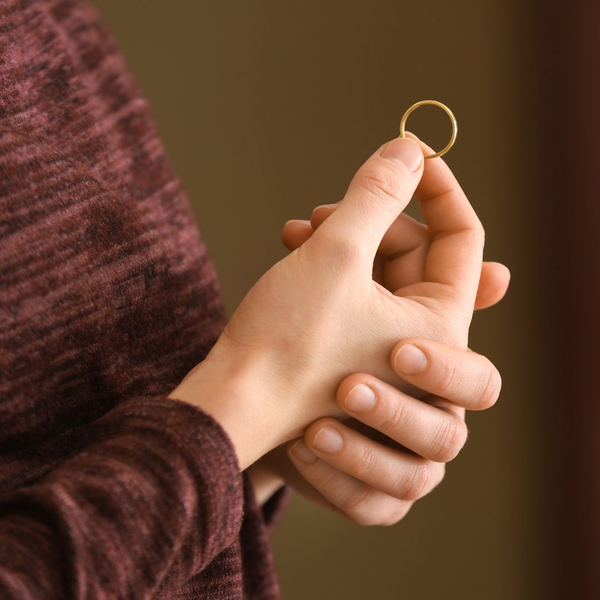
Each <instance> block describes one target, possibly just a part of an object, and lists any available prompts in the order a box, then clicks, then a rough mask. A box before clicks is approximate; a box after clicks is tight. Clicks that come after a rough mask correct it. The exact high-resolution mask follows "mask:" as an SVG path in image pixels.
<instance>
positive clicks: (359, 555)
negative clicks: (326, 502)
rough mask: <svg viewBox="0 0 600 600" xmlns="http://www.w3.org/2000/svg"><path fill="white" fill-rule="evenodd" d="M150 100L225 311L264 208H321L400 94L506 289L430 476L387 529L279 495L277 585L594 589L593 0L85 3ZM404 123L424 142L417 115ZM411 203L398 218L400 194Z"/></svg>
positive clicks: (395, 118) (455, 593)
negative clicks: (476, 375) (489, 373)
mask: <svg viewBox="0 0 600 600" xmlns="http://www.w3.org/2000/svg"><path fill="white" fill-rule="evenodd" d="M94 3H95V4H96V6H97V7H98V8H99V9H100V11H101V12H102V13H103V15H104V16H105V18H106V19H107V21H108V23H109V25H110V26H111V28H112V30H113V32H114V34H115V35H116V37H117V39H118V41H119V43H120V46H121V49H122V50H123V52H124V54H125V56H126V58H127V59H128V62H129V65H130V67H131V69H132V70H133V72H134V73H135V75H136V76H137V78H138V81H139V82H140V84H141V86H142V88H143V89H144V91H145V93H146V94H147V96H148V97H149V99H150V102H151V105H152V107H153V112H154V115H155V117H156V120H157V122H158V126H159V129H160V131H161V134H162V137H163V140H164V142H165V144H166V147H167V152H168V154H169V156H170V158H171V160H172V162H173V163H174V165H175V168H176V170H177V172H178V173H179V175H180V177H181V178H182V180H183V182H184V185H185V187H186V188H187V190H188V192H189V196H190V198H191V200H192V203H193V207H194V211H195V214H196V216H197V220H198V223H199V226H200V229H201V231H202V234H203V236H204V238H205V240H206V241H207V244H208V247H209V249H210V253H211V255H212V258H213V260H214V262H215V263H216V266H217V270H218V272H219V275H220V280H221V284H222V289H223V293H224V296H225V301H226V305H227V308H228V311H229V313H230V314H231V313H232V312H233V311H234V310H235V308H236V306H237V304H238V303H239V302H240V300H241V299H242V297H243V296H244V294H245V293H246V292H247V290H248V289H249V288H250V287H251V286H252V284H253V283H254V282H255V281H256V280H257V279H258V277H259V276H260V275H261V274H262V273H263V272H264V271H265V270H267V269H268V268H269V267H270V266H271V265H272V264H273V263H274V262H276V261H277V260H279V259H280V258H282V257H283V256H284V255H285V254H286V250H285V249H284V247H283V246H282V245H281V243H280V239H279V235H280V231H281V228H282V227H283V224H284V223H285V221H286V220H288V219H291V218H308V216H309V215H310V213H311V210H312V209H313V207H315V206H316V205H318V204H323V203H330V202H336V201H338V200H340V199H341V198H342V196H343V194H344V192H345V190H346V187H347V185H348V183H349V181H350V178H351V177H352V175H353V174H354V172H355V170H356V169H357V168H358V166H359V165H360V164H361V163H362V162H363V161H364V160H365V159H366V158H367V157H368V156H369V155H370V154H371V153H372V152H373V151H374V150H376V149H377V147H378V146H379V145H381V144H382V143H383V142H385V141H387V140H389V139H391V138H392V137H395V136H396V135H397V134H398V126H399V122H400V118H401V116H402V114H403V113H404V111H405V110H406V109H407V108H408V107H409V106H410V105H412V104H413V103H414V102H416V101H418V100H423V99H435V100H439V101H441V102H444V103H446V104H447V105H448V106H449V107H450V108H451V109H452V110H453V111H454V113H455V115H456V117H457V120H458V123H459V134H458V140H457V143H456V145H455V147H454V148H453V149H452V151H451V152H450V153H449V154H448V155H446V157H445V160H446V161H447V162H448V164H449V165H450V167H451V168H452V169H453V170H454V172H455V173H456V175H457V177H458V180H459V181H460V182H461V185H462V187H463V189H464V190H465V192H466V193H467V195H468V196H469V198H470V200H471V202H472V204H473V205H474V207H475V209H476V210H477V211H478V213H479V215H480V217H481V220H482V221H483V224H484V225H485V228H486V231H487V242H486V254H485V257H486V259H487V260H497V261H501V262H504V263H505V264H506V265H507V266H508V267H509V268H510V269H511V271H512V282H511V287H510V290H509V293H508V295H507V297H506V298H505V299H504V300H503V301H502V302H501V304H499V305H498V306H497V307H494V308H491V309H488V310H486V311H484V312H481V313H478V314H476V316H475V319H474V322H473V326H472V330H471V341H470V347H471V348H472V349H473V350H476V351H478V352H480V353H482V354H485V355H487V356H488V357H489V358H490V359H491V360H492V361H493V362H494V363H495V364H496V365H497V367H498V368H499V370H500V372H501V373H502V375H503V380H504V386H503V392H502V395H501V399H500V401H499V403H498V404H497V406H496V407H494V408H493V409H492V410H490V411H488V412H485V413H482V414H471V415H469V418H468V425H469V428H470V432H471V433H470V439H469V442H468V443H467V445H466V447H465V449H464V450H463V452H462V453H461V454H460V456H459V457H458V458H457V459H456V460H455V461H454V462H453V463H451V464H450V465H449V467H448V470H447V476H446V480H445V481H444V482H443V483H442V484H441V486H440V487H439V488H438V489H436V490H435V491H434V492H433V493H432V494H431V495H429V496H428V497H426V498H425V499H423V500H421V501H419V502H418V503H417V504H416V505H415V507H414V508H413V510H412V511H411V512H410V513H409V515H408V516H407V518H406V519H404V520H403V521H402V522H400V523H399V524H397V525H395V526H393V527H390V528H381V527H376V528H360V527H358V526H355V525H352V524H350V523H349V522H346V521H344V520H342V519H340V518H339V517H336V516H334V515H331V514H329V513H328V512H325V511H324V510H322V509H320V508H317V507H314V506H312V505H310V504H308V503H306V502H304V501H303V500H302V499H300V498H299V497H295V498H294V500H293V502H292V505H291V507H290V508H289V510H288V512H287V514H286V516H285V517H284V520H283V522H282V523H281V524H280V526H279V527H278V529H277V531H276V532H275V534H274V538H273V543H274V552H275V558H276V563H277V567H278V572H279V577H280V581H281V586H282V589H283V596H284V598H286V599H287V600H296V599H306V598H311V599H315V600H320V599H337V598H344V599H348V600H351V599H354V598H357V599H358V598H361V599H364V598H369V599H371V598H373V599H387V598H410V599H411V600H425V599H427V600H430V599H433V598H446V599H451V600H452V599H457V600H458V599H475V598H477V599H479V598H482V599H487V600H493V599H499V600H500V599H502V600H506V599H512V600H519V599H528V600H530V599H533V598H597V597H600V588H599V587H598V577H597V568H598V566H599V565H598V553H597V549H598V548H599V547H600V546H599V541H600V540H599V539H598V532H599V530H600V527H599V526H598V525H599V523H598V518H599V517H598V512H599V511H598V510H597V507H598V499H599V497H600V491H599V489H598V486H599V479H600V478H598V477H597V476H595V473H597V470H598V467H599V466H600V465H599V463H600V457H599V455H598V450H597V449H596V439H597V437H598V434H597V431H598V428H597V425H598V424H599V423H600V419H599V418H598V417H599V416H600V415H599V408H598V405H599V403H598V402H597V400H596V399H597V396H598V394H597V392H596V388H595V387H594V386H595V379H596V377H595V374H596V371H597V369H598V364H599V363H598V358H599V351H598V347H599V343H598V333H599V328H598V319H597V316H596V312H597V307H598V301H599V300H600V293H599V289H598V283H597V275H596V269H595V267H596V265H597V264H598V262H597V260H596V256H597V254H598V249H597V247H596V240H597V237H598V236H597V224H598V223H599V220H598V210H599V209H598V208H597V198H596V192H595V189H596V186H595V183H594V177H595V176H597V169H596V168H595V163H596V159H595V152H596V145H597V144H598V134H600V116H599V112H598V106H600V93H599V85H598V73H599V72H600V69H598V66H599V65H598V62H599V60H598V58H599V52H598V48H599V46H598V40H597V38H598V32H597V31H596V30H597V28H598V24H600V8H599V7H600V3H596V2H578V1H574V2H570V3H560V2H558V1H557V0H548V1H546V2H544V3H542V2H538V1H534V2H529V3H523V2H517V1H516V0H471V1H468V0H460V1H459V0H457V1H454V2H448V1H447V0H428V1H427V2H408V1H402V0H393V1H392V0H390V1H387V0H370V1H369V2H359V1H353V0H344V1H341V0H328V1H326V2H323V1H320V2H316V1H312V0H302V1H298V0H295V1H287V2H266V1H255V2H241V1H235V0H234V1H232V2H222V1H217V0H210V1H208V0H206V1H202V2H198V0H178V1H177V2H167V0H143V1H142V0H129V1H128V2H122V1H121V0H95V1H94ZM407 128H408V129H409V130H410V131H413V132H415V133H416V134H417V135H418V136H420V137H421V138H422V139H424V140H425V141H426V142H428V143H429V144H430V145H431V146H433V147H434V148H436V149H439V148H442V147H443V146H444V145H445V144H446V141H447V140H448V138H449V135H450V124H449V122H448V120H447V117H446V116H445V114H444V113H443V112H442V111H440V110H439V109H436V108H433V107H426V108H422V109H419V110H418V111H416V112H415V113H413V115H411V117H410V119H409V122H408V126H407ZM410 210H412V211H413V213H412V214H415V213H414V207H413V208H411V209H410Z"/></svg>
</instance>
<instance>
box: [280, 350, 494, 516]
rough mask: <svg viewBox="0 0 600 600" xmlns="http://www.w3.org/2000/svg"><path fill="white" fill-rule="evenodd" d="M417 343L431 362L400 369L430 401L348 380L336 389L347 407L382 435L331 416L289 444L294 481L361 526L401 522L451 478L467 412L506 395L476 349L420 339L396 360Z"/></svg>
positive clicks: (362, 377) (361, 379)
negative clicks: (412, 370) (410, 370)
mask: <svg viewBox="0 0 600 600" xmlns="http://www.w3.org/2000/svg"><path fill="white" fill-rule="evenodd" d="M411 344H414V346H416V347H417V348H419V349H420V350H422V352H423V353H424V355H425V356H426V366H425V367H424V368H423V370H422V371H421V372H419V373H417V374H414V375H407V374H406V373H405V372H399V373H398V374H399V375H401V376H402V377H406V378H407V379H408V380H410V381H411V383H413V384H414V385H416V386H418V387H419V388H421V389H424V390H426V391H428V392H430V395H429V396H427V397H426V398H425V399H423V400H417V399H415V398H412V397H410V396H408V395H406V394H404V393H403V392H400V391H399V390H397V389H395V388H394V387H392V386H390V385H389V384H386V383H384V382H382V381H380V380H378V379H376V378H374V377H372V376H369V375H366V374H360V373H359V374H354V375H351V376H349V377H347V378H346V379H345V380H344V381H343V382H342V384H341V385H340V387H339V388H338V391H337V395H336V400H337V403H338V405H339V406H340V408H341V409H342V410H344V411H345V412H346V413H347V414H348V415H350V416H351V417H353V418H354V419H357V420H358V421H359V422H361V423H362V424H363V425H364V426H366V427H364V430H365V431H373V430H376V431H377V432H379V434H380V435H381V436H382V437H383V436H385V438H383V440H381V441H376V440H374V439H372V438H371V437H368V436H367V435H365V434H363V433H360V432H359V431H356V430H355V429H353V428H351V427H348V426H347V425H345V424H342V423H340V422H339V421H336V420H335V419H331V418H324V419H319V420H318V421H316V422H315V423H313V424H311V425H310V427H309V428H308V429H307V430H306V433H305V434H304V437H303V438H302V439H298V440H292V441H290V442H288V444H287V447H286V450H287V453H288V456H289V459H290V460H291V462H292V463H293V465H294V466H295V467H296V469H297V471H296V474H295V476H294V474H293V473H290V474H289V475H288V478H287V481H288V483H289V484H290V485H292V486H293V487H295V488H296V489H297V491H299V492H300V493H302V494H303V495H304V496H306V497H308V498H309V499H311V500H313V501H315V502H317V503H319V504H322V505H324V506H326V507H328V508H330V509H331V510H333V511H334V512H336V513H338V514H341V515H343V516H345V517H346V518H348V519H350V520H352V521H354V522H355V523H358V524H360V525H391V524H393V523H396V522H398V521H399V520H400V519H402V518H403V517H404V516H405V515H406V513H407V512H408V510H409V509H410V508H411V506H412V504H413V503H414V501H415V500H417V499H419V498H422V497H423V496H424V495H425V494H427V493H429V492H430V491H431V490H433V488H435V487H436V486H437V485H438V484H439V483H440V481H441V480H442V478H443V477H444V471H445V464H444V463H446V462H449V461H451V460H452V459H453V458H455V457H456V455H457V454H458V453H459V451H460V450H461V449H462V447H463V445H464V443H465V442H466V439H467V427H466V425H465V422H464V411H465V409H469V410H483V409H486V408H489V407H490V406H492V405H493V404H494V403H495V402H496V400H497V399H498V395H499V392H500V387H501V379H500V375H499V374H498V371H497V370H496V368H495V367H494V366H493V365H492V364H491V363H490V361H489V360H488V359H486V358H485V357H483V356H480V355H479V354H476V353H474V352H470V351H463V350H457V349H453V348H449V347H447V346H444V345H442V344H439V343H438V342H432V341H429V340H417V339H413V340H404V341H403V342H401V343H400V344H398V347H397V348H396V349H395V350H394V353H393V354H392V361H393V362H394V359H395V357H396V356H398V355H399V354H400V356H402V354H403V353H405V352H407V351H406V350H402V349H403V348H406V347H407V346H409V345H411ZM362 386H366V387H362ZM384 440H385V441H384ZM390 440H393V441H394V442H395V445H394V446H395V447H394V446H392V447H390ZM382 441H384V443H382ZM290 476H291V477H290Z"/></svg>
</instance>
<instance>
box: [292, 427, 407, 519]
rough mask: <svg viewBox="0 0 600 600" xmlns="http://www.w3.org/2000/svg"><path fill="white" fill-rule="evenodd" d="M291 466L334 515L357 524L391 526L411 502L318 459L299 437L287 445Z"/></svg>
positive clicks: (405, 511)
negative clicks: (316, 492)
mask: <svg viewBox="0 0 600 600" xmlns="http://www.w3.org/2000/svg"><path fill="white" fill-rule="evenodd" d="M287 452H288V456H289V457H290V460H291V461H292V463H293V465H294V466H295V467H296V469H298V471H299V472H300V474H301V475H302V476H303V477H304V478H305V479H306V481H308V482H309V483H310V484H311V485H312V486H313V487H314V488H315V489H316V490H317V491H318V492H319V494H321V495H322V496H323V498H325V499H326V500H327V501H328V502H330V503H331V505H332V506H333V507H334V508H336V509H337V510H336V511H334V512H337V513H338V514H340V515H342V516H344V517H346V518H347V519H349V520H351V521H352V522H354V523H356V524H358V525H366V526H369V525H394V524H395V523H397V522H398V521H400V520H401V519H403V518H404V517H405V516H406V514H407V513H408V511H409V510H410V508H411V506H412V504H413V502H412V501H408V500H399V499H398V498H394V497H392V496H389V495H388V494H386V493H384V492H381V491H379V490H376V489H375V488H373V487H371V486H369V485H367V484H366V483H363V482H362V481H359V480H358V479H355V478H354V477H352V476H350V475H348V474H346V473H344V472H343V471H340V470H339V469H336V468H335V467H332V466H331V465H329V464H327V463H326V462H325V461H322V460H320V459H318V458H317V457H316V456H314V455H313V454H312V453H311V452H310V451H309V450H308V448H307V447H306V444H305V443H304V441H303V440H302V439H300V440H292V441H291V442H288V444H287Z"/></svg>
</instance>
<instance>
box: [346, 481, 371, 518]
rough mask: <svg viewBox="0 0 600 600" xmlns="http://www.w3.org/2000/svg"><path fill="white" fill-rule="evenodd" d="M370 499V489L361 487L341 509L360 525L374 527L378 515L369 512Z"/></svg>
mask: <svg viewBox="0 0 600 600" xmlns="http://www.w3.org/2000/svg"><path fill="white" fill-rule="evenodd" d="M369 498H370V493H369V489H368V488H367V487H362V486H359V487H357V488H356V489H355V490H354V491H353V492H352V493H351V494H350V495H349V496H348V498H346V500H345V501H344V503H343V505H342V507H341V508H342V510H343V511H344V512H345V513H346V514H347V515H348V516H349V517H351V518H352V520H353V521H354V522H355V523H357V524H358V525H374V524H375V523H374V522H373V519H374V518H376V517H377V514H376V511H372V510H369V507H368V505H369Z"/></svg>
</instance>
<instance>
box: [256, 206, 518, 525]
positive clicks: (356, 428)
mask: <svg viewBox="0 0 600 600" xmlns="http://www.w3.org/2000/svg"><path fill="white" fill-rule="evenodd" d="M337 206H338V204H333V205H325V206H319V207H317V208H315V210H314V211H313V214H312V217H311V220H310V221H302V220H293V221H288V223H286V225H285V227H284V229H283V232H282V241H283V243H284V244H285V246H286V247H287V248H288V249H290V250H294V249H295V248H297V247H299V246H300V245H302V244H303V243H304V242H305V241H306V240H307V239H309V238H310V236H311V235H312V233H313V232H314V229H316V228H317V227H318V226H319V225H320V224H321V223H322V222H323V221H324V220H325V219H327V218H328V217H329V216H330V215H331V214H332V213H333V211H334V210H335V209H336V208H337ZM405 218H406V219H408V220H404V219H405ZM400 219H403V221H402V222H401V223H396V224H395V225H396V226H400V227H402V228H403V232H402V233H403V234H404V235H403V236H400V239H401V240H403V241H404V243H406V240H407V239H411V240H413V242H412V244H407V248H406V249H405V250H406V254H407V255H409V256H410V260H411V262H412V264H411V265H408V267H409V268H407V269H406V272H407V273H409V274H410V273H420V272H422V269H423V263H424V256H425V255H426V248H427V247H428V246H429V244H430V239H429V234H428V232H427V230H426V228H425V227H424V226H422V225H421V224H420V223H418V222H416V221H414V220H412V219H411V218H410V217H407V216H406V215H401V216H400V217H399V220H400ZM408 228H412V229H415V230H419V235H418V236H414V237H410V236H409V235H408V234H409V231H407V229H408ZM396 234H397V227H391V228H390V230H388V232H387V233H386V237H384V241H382V245H381V246H380V252H379V253H378V254H379V256H378V259H380V260H381V261H382V264H381V265H379V266H376V267H375V268H376V269H377V270H378V272H379V273H380V274H381V275H380V278H381V280H380V283H382V284H384V285H385V284H387V285H386V287H388V289H389V285H390V284H389V282H388V281H387V280H386V277H385V276H384V274H385V272H386V266H385V264H384V261H387V260H388V259H389V256H386V255H385V248H386V245H387V244H388V242H389V244H390V245H389V248H390V249H391V250H393V248H394V242H393V240H392V239H388V238H391V236H393V235H396ZM423 249H425V250H423ZM376 260H377V259H376ZM392 260H393V257H392ZM387 270H388V271H389V269H387ZM405 277H407V278H410V277H411V275H405ZM509 281H510V272H509V270H508V269H507V268H506V267H505V266H504V265H502V264H500V263H494V262H484V263H483V265H482V271H481V278H480V282H479V288H478V291H477V298H476V301H475V309H476V310H481V309H484V308H488V307H491V306H493V305H494V304H496V303H498V302H499V301H500V300H501V299H502V298H503V297H504V295H505V294H506V291H507V289H508V285H509ZM402 283H407V281H404V282H402V281H401V282H400V284H402ZM409 343H413V344H416V345H417V346H419V347H420V348H421V349H422V350H423V351H424V352H425V354H426V356H427V367H426V368H425V369H424V370H423V371H422V372H420V373H418V374H414V375H407V374H406V373H400V372H399V371H398V370H397V369H396V364H395V360H394V357H395V354H396V353H397V351H399V349H400V348H402V347H403V346H405V345H408V344H409ZM391 358H392V360H391V364H392V368H395V369H396V372H397V373H398V374H399V375H401V376H402V377H404V378H405V379H407V380H408V381H409V382H410V383H412V384H413V385H415V386H416V387H418V388H420V389H423V390H426V391H427V392H429V394H430V395H429V396H428V397H426V398H425V399H424V402H426V404H425V403H424V402H419V401H417V400H415V399H414V398H412V397H410V396H408V395H406V394H403V393H402V392H400V391H398V390H396V389H395V388H393V387H391V386H389V385H387V384H385V383H384V382H381V381H380V380H377V379H375V378H373V377H371V376H369V375H368V374H364V373H356V374H353V375H351V376H349V377H348V378H346V379H345V380H344V381H343V382H342V383H341V384H340V386H339V388H338V390H337V394H336V401H337V403H338V405H339V406H340V408H341V409H342V410H344V412H345V413H346V414H347V415H348V416H349V417H350V420H348V421H346V423H345V424H342V423H341V422H335V421H333V420H331V419H321V420H318V421H316V422H315V423H313V424H311V425H310V426H309V427H308V428H307V430H306V433H305V435H304V437H303V438H298V439H295V440H292V441H291V442H289V443H288V444H286V445H284V446H281V447H280V448H277V449H276V450H274V451H272V452H270V453H269V454H267V455H266V456H265V457H263V458H262V459H261V460H260V461H258V462H257V463H255V464H254V465H252V466H251V467H250V470H249V473H250V477H251V480H252V482H253V485H254V488H255V493H256V495H257V498H258V499H259V501H260V502H265V501H266V500H267V499H268V498H269V497H270V496H271V495H272V494H273V492H274V491H276V490H277V489H278V488H279V487H280V486H281V485H282V484H283V483H287V484H288V485H291V486H292V487H293V488H294V489H295V490H296V491H297V492H298V493H300V494H302V495H303V496H304V497H305V498H307V499H309V500H311V501H312V502H315V503H316V504H319V505H321V506H324V507H326V508H328V509H329V510H331V511H332V512H334V513H336V514H339V515H341V516H343V517H345V518H346V519H349V520H351V521H353V522H355V523H357V524H360V525H392V524H395V523H397V522H398V521H399V520H400V519H402V518H403V517H404V516H405V515H406V514H407V512H408V510H409V509H410V508H411V506H412V504H413V503H414V502H413V501H410V500H407V499H405V498H404V497H403V490H402V489H401V488H400V489H398V490H395V491H394V490H389V487H388V486H389V484H388V482H390V481H403V480H406V478H407V477H408V476H409V474H410V472H411V470H412V469H414V465H413V464H412V462H414V461H412V460H411V458H412V457H411V455H412V454H413V453H414V454H416V455H418V456H420V457H421V458H422V459H424V461H431V462H432V463H440V464H437V465H435V464H432V465H431V469H432V471H433V472H434V473H435V477H434V479H433V482H432V483H433V484H434V485H435V484H437V483H439V482H440V481H441V480H442V478H443V476H444V473H445V464H444V463H446V462H449V461H450V460H452V459H454V458H455V457H456V456H457V454H458V453H459V451H460V450H461V448H462V446H463V445H464V443H465V442H466V439H467V428H466V425H465V421H464V419H465V409H471V410H482V409H483V408H488V407H489V406H492V405H493V404H494V403H495V401H496V400H497V398H498V394H499V391H500V390H499V387H497V386H498V385H499V377H498V376H497V374H496V373H495V368H494V366H493V365H492V364H491V363H490V361H489V360H487V359H486V358H485V357H483V356H480V355H478V354H476V353H474V352H471V351H470V350H467V351H462V350H456V349H453V348H451V347H449V346H444V345H441V344H436V343H435V342H431V341H428V340H406V341H403V342H402V343H400V344H398V346H397V347H396V348H395V349H394V352H393V353H392V357H391ZM482 382H490V383H488V387H486V386H482ZM360 384H365V385H368V386H369V387H370V388H371V389H372V390H373V391H375V394H376V397H377V398H376V405H375V406H374V407H373V408H372V409H370V410H367V411H366V412H364V413H362V412H361V413H357V412H356V411H353V410H350V409H348V408H347V407H346V406H345V398H346V396H347V395H348V393H349V392H350V391H351V390H353V389H355V387H356V386H357V385H360ZM489 386H491V387H489ZM365 425H366V426H367V427H365ZM326 426H333V427H335V429H336V430H337V431H338V432H339V433H340V434H341V435H342V437H343V440H344V445H343V447H342V449H341V450H340V451H339V452H336V453H334V454H329V453H324V452H322V451H319V449H318V448H315V447H314V445H313V443H314V440H315V438H316V436H317V435H318V433H319V432H320V431H321V430H322V428H323V427H326ZM359 432H361V433H359ZM407 450H408V451H407ZM365 457H368V459H367V460H366V459H365ZM389 492H391V493H389Z"/></svg>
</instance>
